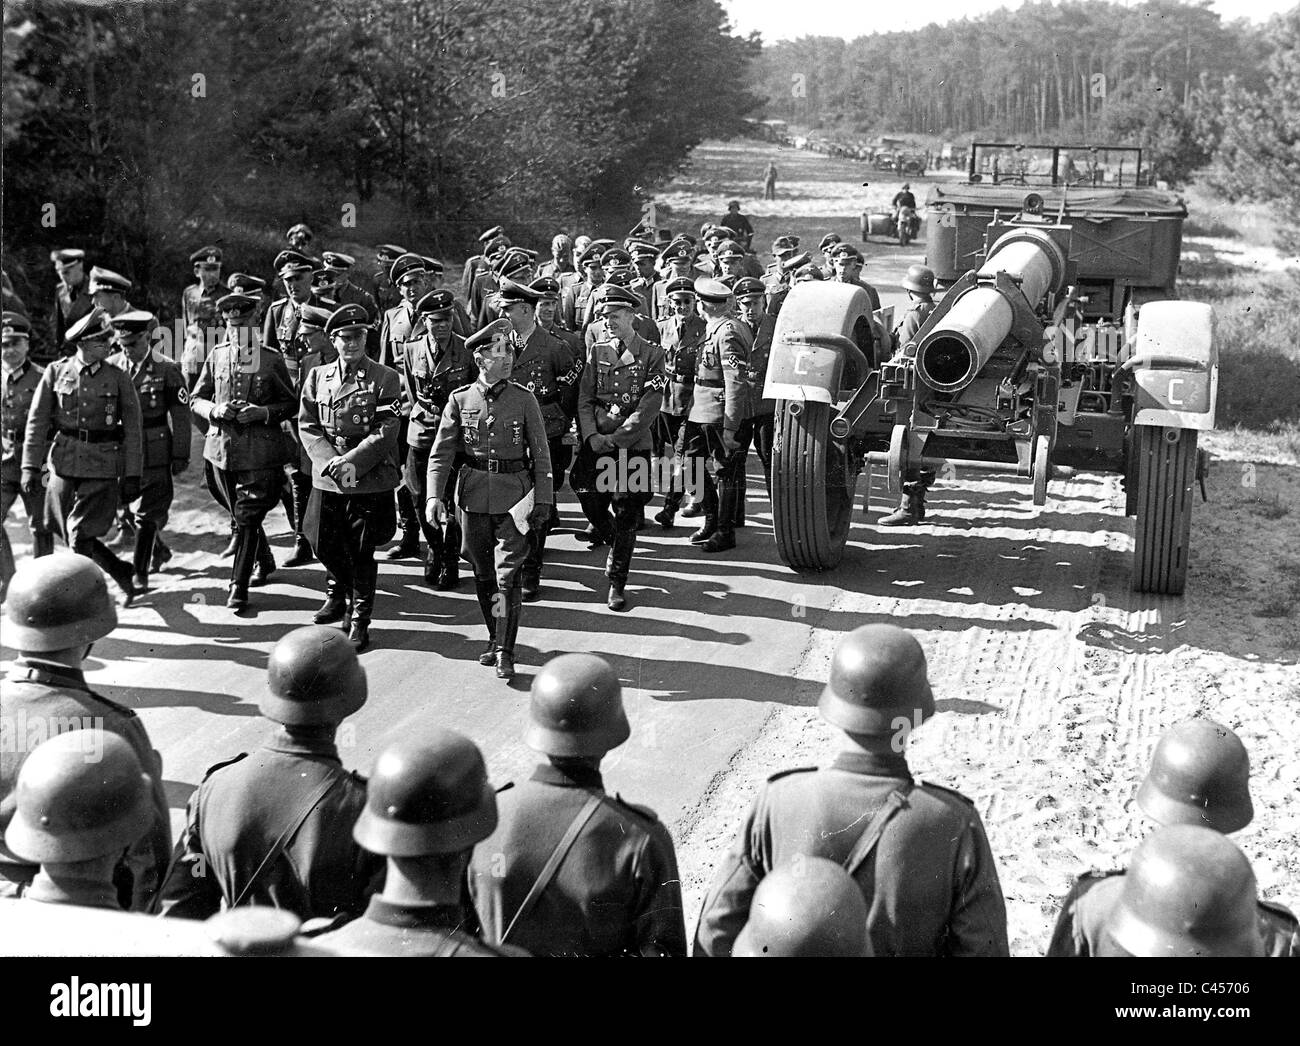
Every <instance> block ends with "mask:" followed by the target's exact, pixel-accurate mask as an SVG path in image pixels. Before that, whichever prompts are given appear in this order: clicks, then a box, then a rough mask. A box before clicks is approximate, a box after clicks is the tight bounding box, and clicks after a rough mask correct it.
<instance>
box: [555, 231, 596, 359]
mask: <svg viewBox="0 0 1300 1046" xmlns="http://www.w3.org/2000/svg"><path fill="white" fill-rule="evenodd" d="M603 251H604V249H603V248H602V247H601V246H600V245H599V243H593V244H591V245H590V246H589V247H588V248H587V249H586V250H585V251H583V253H582V257H580V258H579V259H578V268H579V269H581V270H582V280H581V282H579V283H575V284H573V285H571V286H569V287H567V288H566V289H565V291H564V294H563V296H562V297H561V299H560V322H561V323H563V324H564V326H565V327H567V328H568V329H569V330H571V331H576V332H577V334H578V335H579V336H581V335H583V334H585V333H586V331H587V324H589V323H590V322H591V318H592V317H591V296H592V295H593V294H595V293H596V288H597V287H599V286H600V285H601V284H602V283H604V282H605V270H604V268H602V266H601V262H600V257H601V254H602V253H603Z"/></svg>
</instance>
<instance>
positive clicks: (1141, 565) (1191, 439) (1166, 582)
mask: <svg viewBox="0 0 1300 1046" xmlns="http://www.w3.org/2000/svg"><path fill="white" fill-rule="evenodd" d="M1166 431H1175V432H1177V433H1178V440H1177V442H1175V443H1169V442H1167V441H1166V440H1165V438H1164V434H1165V432H1166ZM1135 435H1136V438H1137V462H1136V470H1137V526H1136V527H1135V529H1134V538H1133V589H1134V591H1136V592H1154V593H1157V594H1159V595H1165V596H1180V595H1182V594H1183V589H1184V588H1185V587H1186V586H1187V552H1188V545H1189V543H1190V541H1191V533H1192V490H1193V488H1194V487H1195V485H1196V430H1195V429H1174V430H1166V429H1163V428H1160V427H1159V426H1155V425H1139V426H1137V427H1136V433H1135Z"/></svg>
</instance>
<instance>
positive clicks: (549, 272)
mask: <svg viewBox="0 0 1300 1046" xmlns="http://www.w3.org/2000/svg"><path fill="white" fill-rule="evenodd" d="M573 271H574V268H573V241H572V240H571V239H569V237H568V234H566V233H562V232H561V233H556V234H555V236H554V237H552V239H551V260H550V261H548V262H542V264H541V265H539V266H538V267H537V275H538V276H549V277H550V278H551V279H553V280H556V281H558V280H559V279H560V277H561V276H563V275H564V274H565V273H570V272H573Z"/></svg>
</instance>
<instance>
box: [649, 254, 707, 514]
mask: <svg viewBox="0 0 1300 1046" xmlns="http://www.w3.org/2000/svg"><path fill="white" fill-rule="evenodd" d="M680 257H686V256H685V255H682V256H680ZM664 300H665V301H666V303H667V305H668V307H669V309H671V313H670V314H669V315H668V316H667V317H665V318H664V319H662V320H660V321H659V337H660V342H661V344H662V345H663V347H664V373H665V374H666V375H667V377H668V392H667V395H665V396H664V401H663V405H662V406H661V407H660V408H659V413H658V414H657V415H655V422H654V428H653V430H652V434H653V439H654V455H655V457H656V458H658V459H659V461H660V464H659V466H658V467H656V469H655V474H656V475H658V476H659V477H661V478H662V477H665V476H667V477H668V479H669V482H668V489H667V490H666V491H664V507H663V508H662V509H661V510H660V511H659V512H657V513H656V514H655V522H657V523H658V524H659V525H660V526H661V527H663V528H664V529H665V530H669V529H671V528H672V526H673V523H674V522H675V520H676V516H677V510H678V509H679V508H681V504H682V499H683V498H684V497H685V494H686V476H687V475H692V476H693V475H694V474H695V470H694V469H693V468H691V469H688V465H689V464H690V463H691V459H687V458H686V457H685V453H684V452H685V442H686V418H687V417H688V416H689V415H690V413H691V404H692V402H693V400H694V398H695V369H696V366H697V365H698V359H697V357H698V354H699V350H700V345H701V344H702V343H703V341H704V334H705V329H706V327H707V325H706V324H705V322H704V318H703V317H702V316H700V315H699V313H698V312H696V309H695V305H696V297H695V283H694V281H693V280H691V279H689V278H687V277H685V276H681V277H678V278H676V279H673V280H669V281H668V283H667V286H666V294H665V299H664ZM670 458H671V461H672V463H671V467H668V462H669V459H670Z"/></svg>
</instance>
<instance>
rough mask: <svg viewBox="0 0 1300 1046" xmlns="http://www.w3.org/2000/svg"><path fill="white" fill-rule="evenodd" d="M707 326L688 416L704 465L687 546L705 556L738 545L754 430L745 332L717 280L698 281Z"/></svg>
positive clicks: (692, 451)
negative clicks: (699, 521) (697, 522)
mask: <svg viewBox="0 0 1300 1046" xmlns="http://www.w3.org/2000/svg"><path fill="white" fill-rule="evenodd" d="M695 294H696V296H697V297H698V298H699V299H700V309H701V311H703V313H704V316H705V319H706V321H707V325H706V327H705V332H704V341H703V342H702V343H701V345H700V349H699V352H698V354H697V362H696V368H695V392H694V398H693V400H692V402H691V412H690V414H689V416H688V417H687V426H688V428H687V433H686V448H687V455H688V456H690V457H696V458H701V459H703V461H704V470H705V471H704V505H703V508H704V523H703V525H702V526H701V527H700V528H699V529H698V530H697V531H695V533H694V534H692V535H691V544H692V545H699V546H700V547H701V548H703V549H704V551H705V552H724V551H726V550H727V549H731V548H735V547H736V533H735V527H736V514H737V512H738V511H740V509H739V508H738V502H739V499H740V481H739V474H740V472H741V470H743V469H744V467H745V449H746V448H747V447H748V445H749V440H750V438H751V430H752V428H753V425H752V422H751V421H750V417H749V397H750V393H749V382H748V380H747V378H746V377H745V375H746V372H747V371H748V368H749V353H750V349H751V347H752V344H753V337H752V336H751V335H750V333H749V328H748V327H746V326H745V325H744V324H743V323H741V322H740V321H739V320H736V319H732V316H731V314H732V308H733V299H732V296H731V289H730V288H729V287H728V286H727V285H726V284H725V283H723V282H722V281H720V280H710V279H698V280H696V281H695Z"/></svg>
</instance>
